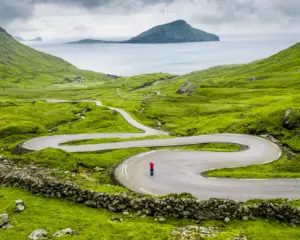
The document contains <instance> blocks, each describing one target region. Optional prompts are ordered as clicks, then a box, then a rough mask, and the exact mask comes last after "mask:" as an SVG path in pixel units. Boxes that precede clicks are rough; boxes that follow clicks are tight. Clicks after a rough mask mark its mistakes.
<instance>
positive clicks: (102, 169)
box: [94, 167, 105, 172]
mask: <svg viewBox="0 0 300 240" xmlns="http://www.w3.org/2000/svg"><path fill="white" fill-rule="evenodd" d="M94 170H95V171H96V172H103V171H105V168H101V167H95V168H94Z"/></svg>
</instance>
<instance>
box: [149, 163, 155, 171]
mask: <svg viewBox="0 0 300 240" xmlns="http://www.w3.org/2000/svg"><path fill="white" fill-rule="evenodd" d="M149 165H150V170H153V169H154V163H153V162H150V163H149Z"/></svg>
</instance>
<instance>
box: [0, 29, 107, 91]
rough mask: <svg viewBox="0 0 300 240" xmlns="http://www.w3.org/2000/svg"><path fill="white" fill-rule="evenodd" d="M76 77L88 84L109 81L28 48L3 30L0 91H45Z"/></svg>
mask: <svg viewBox="0 0 300 240" xmlns="http://www.w3.org/2000/svg"><path fill="white" fill-rule="evenodd" d="M77 76H82V77H83V78H84V80H85V81H86V83H97V82H101V81H103V80H108V79H109V78H108V77H107V76H106V75H104V74H100V73H93V72H90V71H82V70H79V69H77V68H76V67H75V66H73V65H71V64H70V63H68V62H66V61H64V60H62V59H60V58H57V57H54V56H51V55H49V54H45V53H42V52H39V51H36V50H34V49H32V48H30V47H27V46H25V45H23V44H22V43H19V42H17V41H16V40H14V39H13V38H12V37H11V36H10V35H9V34H8V33H6V32H5V30H4V29H2V30H1V29H0V87H16V88H23V87H26V88H33V87H46V86H49V85H53V84H63V83H64V81H65V79H67V78H69V79H74V78H75V77H77Z"/></svg>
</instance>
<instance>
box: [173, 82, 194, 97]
mask: <svg viewBox="0 0 300 240" xmlns="http://www.w3.org/2000/svg"><path fill="white" fill-rule="evenodd" d="M196 88H197V86H196V85H195V84H194V83H193V82H187V83H185V84H184V85H182V86H181V87H180V88H179V89H178V90H177V93H179V94H184V93H192V92H194V91H195V89H196Z"/></svg>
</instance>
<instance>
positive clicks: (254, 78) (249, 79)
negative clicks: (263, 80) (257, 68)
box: [247, 76, 257, 81]
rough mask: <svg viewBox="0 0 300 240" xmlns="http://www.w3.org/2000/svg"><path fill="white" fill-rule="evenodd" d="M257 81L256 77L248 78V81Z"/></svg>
mask: <svg viewBox="0 0 300 240" xmlns="http://www.w3.org/2000/svg"><path fill="white" fill-rule="evenodd" d="M256 79H257V77H256V76H251V77H248V79H247V80H248V81H254V80H256Z"/></svg>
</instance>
